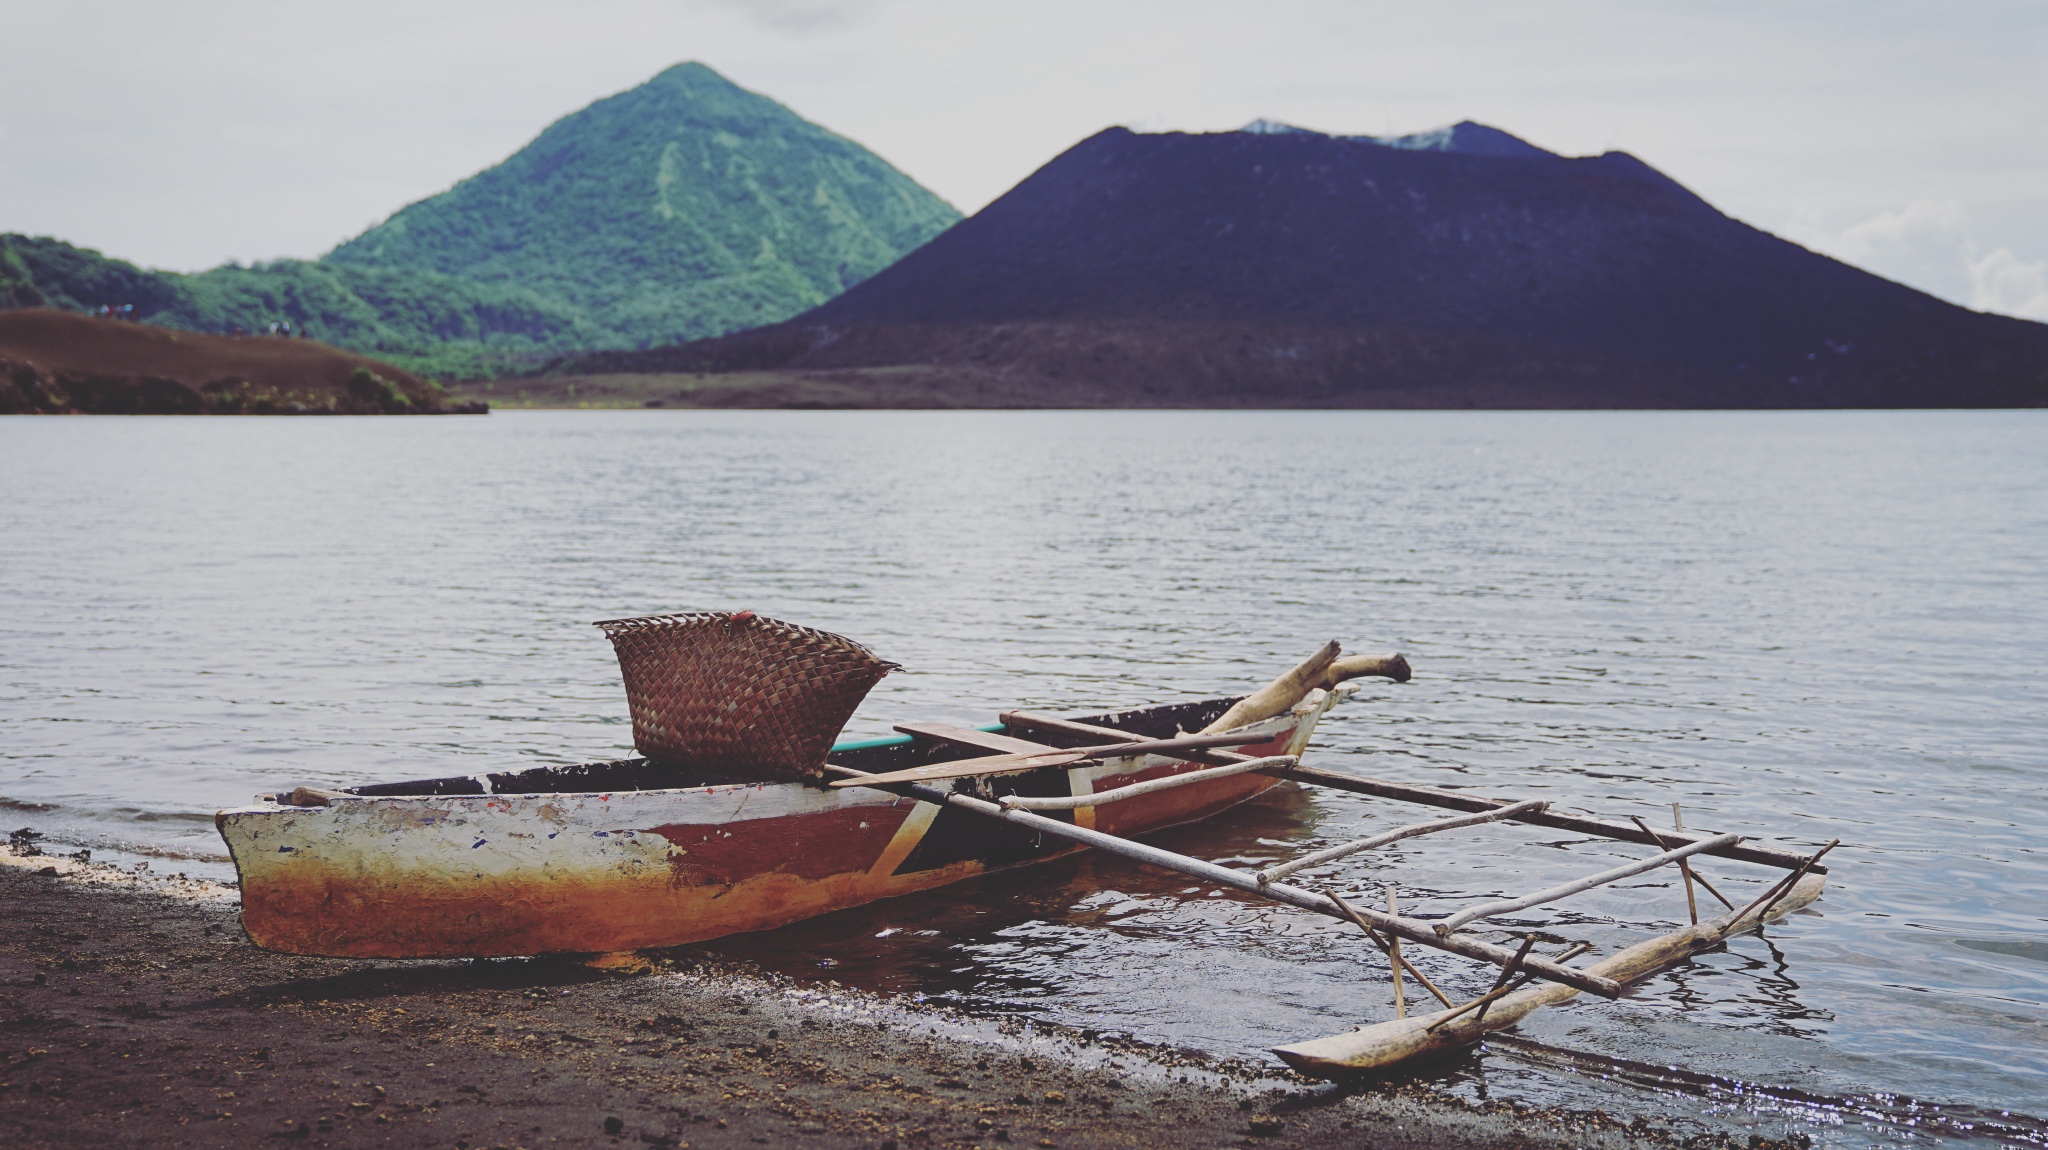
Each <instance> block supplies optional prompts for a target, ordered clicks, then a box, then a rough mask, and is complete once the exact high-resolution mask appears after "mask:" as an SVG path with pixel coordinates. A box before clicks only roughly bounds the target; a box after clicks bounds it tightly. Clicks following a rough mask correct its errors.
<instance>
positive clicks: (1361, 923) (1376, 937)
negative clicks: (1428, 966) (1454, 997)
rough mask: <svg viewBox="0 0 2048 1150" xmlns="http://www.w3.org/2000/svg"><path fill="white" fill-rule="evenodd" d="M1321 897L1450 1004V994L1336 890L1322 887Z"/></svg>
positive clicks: (1444, 1001) (1425, 986) (1439, 997)
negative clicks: (1440, 988)
mask: <svg viewBox="0 0 2048 1150" xmlns="http://www.w3.org/2000/svg"><path fill="white" fill-rule="evenodd" d="M1323 897H1324V898H1326V899H1329V900H1330V903H1331V904H1332V905H1333V906H1335V907H1336V908H1337V909H1338V910H1341V911H1343V912H1344V917H1346V918H1348V919H1350V920H1351V921H1352V922H1354V923H1356V924H1358V929H1360V930H1362V931H1364V932H1365V937H1367V938H1368V939H1371V940H1372V944H1373V945H1374V946H1376V947H1379V948H1380V953H1381V954H1384V955H1386V956H1387V957H1388V958H1390V959H1392V960H1393V961H1395V962H1398V963H1400V964H1401V967H1402V969H1404V970H1406V971H1407V972H1408V973H1409V974H1412V975H1414V976H1415V981H1417V982H1419V983H1421V984H1422V987H1423V989H1424V990H1427V991H1429V992H1430V993H1431V994H1434V995H1436V1000H1437V1001H1438V1002H1441V1003H1443V1004H1444V1005H1445V1006H1449V1005H1450V1004H1451V996H1450V995H1448V994H1445V993H1444V992H1443V991H1441V990H1438V989H1437V988H1436V983H1434V982H1431V981H1430V980H1429V976H1428V975H1426V974H1424V973H1422V972H1421V971H1419V970H1417V969H1415V964H1414V963H1411V962H1409V961H1408V960H1407V959H1405V958H1402V957H1400V956H1399V955H1398V954H1396V953H1395V952H1394V948H1393V947H1392V945H1390V944H1389V943H1388V942H1387V940H1386V939H1383V938H1381V937H1380V933H1379V932H1378V931H1376V930H1374V929H1373V928H1372V924H1371V923H1369V922H1367V921H1365V919H1364V918H1363V917H1361V916H1360V915H1359V913H1358V912H1357V911H1355V910H1352V909H1351V904H1350V903H1348V902H1345V901H1344V899H1343V898H1342V897H1341V896H1339V895H1338V894H1337V892H1336V891H1333V890H1331V889H1330V888H1329V887H1324V888H1323ZM1395 941H1399V940H1398V939H1396V940H1395Z"/></svg>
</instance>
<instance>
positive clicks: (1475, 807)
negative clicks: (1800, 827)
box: [1188, 751, 1827, 874]
mask: <svg viewBox="0 0 2048 1150" xmlns="http://www.w3.org/2000/svg"><path fill="white" fill-rule="evenodd" d="M1227 756H1228V752H1221V751H1198V752H1195V753H1193V754H1190V755H1189V756H1188V757H1189V758H1192V759H1200V760H1201V761H1203V762H1218V763H1220V762H1226V761H1229V760H1228V757H1227ZM1267 773H1269V774H1272V775H1274V776H1276V777H1279V778H1283V779H1293V780H1295V781H1297V782H1303V783H1313V784H1315V785H1316V786H1319V787H1329V788H1331V789H1332V790H1339V791H1350V792H1351V793H1353V794H1359V795H1372V796H1373V797H1375V798H1382V799H1396V800H1399V801H1401V802H1407V803H1420V804H1422V805H1425V806H1432V807H1445V808H1448V809H1450V810H1454V811H1490V810H1498V809H1500V808H1501V807H1505V806H1511V805H1513V804H1514V803H1515V802H1517V801H1518V800H1515V799H1492V798H1487V797H1485V796H1483V795H1474V794H1468V793H1463V792H1459V791H1445V790H1438V789H1437V788H1435V787H1418V786H1411V785H1409V784H1406V783H1394V782H1388V781H1387V780H1385V779H1373V778H1367V777H1365V776H1362V775H1353V774H1348V773H1346V772H1343V771H1333V770H1330V769H1328V768H1326V767H1311V766H1309V765H1307V764H1306V763H1301V764H1297V765H1295V766H1292V767H1274V768H1271V769H1269V770H1268V772H1267ZM1507 821H1508V822H1516V823H1527V824H1529V825H1530V826H1538V827H1554V828H1556V829H1558V830H1564V831H1573V832H1576V833H1578V834H1583V835H1592V836H1594V837H1596V838H1603V839H1615V840H1617V841H1619V842H1630V843H1642V844H1643V845H1644V846H1659V845H1660V843H1659V841H1658V836H1656V835H1646V834H1644V833H1643V832H1642V831H1640V830H1637V829H1636V828H1635V827H1632V826H1630V825H1628V824H1627V823H1613V822H1608V821H1607V820H1605V819H1590V818H1584V817H1581V816H1579V815H1568V814H1563V813H1560V812H1558V811H1556V810H1543V811H1531V812H1529V813H1527V814H1520V815H1512V816H1510V817H1509V818H1508V819H1507ZM1662 837H1663V838H1665V839H1667V840H1669V841H1672V842H1677V843H1698V842H1715V841H1718V840H1717V839H1715V838H1713V837H1710V836H1706V835H1699V834H1694V833H1692V832H1690V831H1688V832H1685V833H1684V834H1679V833H1677V832H1665V833H1664V835H1663V836H1662ZM1705 853H1707V854H1710V855H1713V856H1715V857H1716V858H1728V859H1735V860H1737V861H1739V862H1752V863H1761V864H1762V865H1764V866H1774V867H1777V868H1779V869H1781V870H1796V869H1798V868H1799V867H1800V866H1801V865H1802V864H1804V863H1805V862H1806V856H1805V855H1803V854H1801V853H1799V852H1798V851H1788V850H1783V849H1780V848H1778V847H1765V846H1755V845H1751V844H1736V845H1734V846H1721V847H1714V848H1713V849H1710V850H1708V851H1706V852H1705ZM1812 873H1814V874H1826V873H1827V868H1826V867H1815V868H1814V869H1813V872H1812Z"/></svg>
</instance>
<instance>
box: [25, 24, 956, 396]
mask: <svg viewBox="0 0 2048 1150" xmlns="http://www.w3.org/2000/svg"><path fill="white" fill-rule="evenodd" d="M958 219H959V213H958V212H956V211H954V210H953V209H952V208H951V207H950V206H949V205H947V204H946V203H945V201H943V200H941V199H939V198H938V197H937V196H935V195H933V194H932V193H931V192H929V191H926V190H925V189H924V188H923V187H921V186H919V185H918V184H917V183H916V182H915V181H913V180H911V179H910V178H909V177H908V176H905V175H904V174H903V173H901V172H899V171H897V170H896V169H895V168H893V167H891V166H890V165H889V164H888V163H887V162H886V161H884V160H882V159H881V158H880V157H878V156H876V155H875V154H874V153H872V152H869V151H868V150H867V149H865V148H862V147H861V146H860V145H858V144H856V143H853V142H852V141H850V140H847V139H845V138H844V137H841V136H837V135H834V134H833V133H832V132H829V131H827V130H826V129H824V128H821V127H819V126H818V125H816V124H813V123H811V122H809V121H807V120H805V119H803V118H802V117H800V116H798V115H796V114H795V113H794V112H791V111H790V110H789V109H787V108H785V107H783V106H782V105H780V104H778V103H776V102H775V101H773V100H770V99H768V98H767V97H765V96H761V95H757V94H755V93H753V92H749V91H746V90H745V89H743V88H740V87H738V86H737V85H735V84H733V83H731V82H730V81H728V80H726V79H725V78H724V77H722V76H720V75H719V74H718V73H716V72H714V71H712V70H711V69H710V68H707V67H705V66H704V65H702V64H696V63H690V64H680V65H677V66H676V67H673V68H670V69H668V70H667V71H665V72H662V73H661V74H660V75H658V76H656V77H654V78H653V79H652V80H649V81H648V82H647V83H645V84H642V85H641V86H639V87H637V88H634V89H632V90H630V91H627V92H622V93H620V94H618V95H616V96H611V97H608V98H606V99H603V100H599V101H598V102H596V103H595V104H592V105H590V106H589V107H587V108H584V109H583V110H582V111H579V112H576V113H574V114H572V115H570V116H566V117H564V118H563V119H561V120H559V121H557V122H556V123H555V124H553V125H552V126H550V127H549V128H548V129H547V130H546V131H544V132H542V133H541V135H540V136H539V137H538V138H537V139H535V140H534V141H533V142H532V143H531V144H528V145H527V146H526V147H525V148H522V149H521V150H520V151H519V152H517V153H515V154H514V155H513V156H512V157H511V158H510V159H507V160H506V161H505V162H504V163H502V164H499V165H497V166H496V167H493V168H490V169H488V170H486V171H484V172H481V173H479V174H477V175H475V176H473V177H471V178H469V179H467V180H465V181H463V182H462V183H460V184H458V185H456V186H455V187H454V188H452V189H450V190H449V191H447V192H443V193H441V194H440V195H437V196H433V197H430V198H428V199H425V200H421V201H420V202H418V203H415V204H412V205H410V206H408V207H406V208H404V209H402V210H400V211H399V212H397V213H396V214H395V215H393V216H392V217H391V218H390V219H388V220H386V221H384V222H383V223H381V224H378V225H377V226H375V227H373V228H371V229H370V230H369V231H367V232H365V233H363V234H362V235H360V236H358V237H356V238H355V239H352V240H350V241H348V242H346V243H344V244H342V245H341V246H340V247H338V248H336V249H335V250H334V251H332V252H330V253H328V254H327V255H326V256H325V257H323V258H321V259H319V260H278V261H275V262H271V263H263V264H257V265H253V266H248V267H244V266H240V265H233V264H231V265H227V266H225V267H219V268H214V269H212V270H210V271H206V272H200V273H197V274H191V275H183V274H178V273H173V272H160V271H151V270H147V269H143V268H138V267H136V266H135V265H133V264H130V263H127V262H125V261H121V260H117V259H109V258H107V257H105V256H103V255H101V254H100V253H98V252H94V251H91V250H89V249H84V248H78V247H74V246H72V245H70V244H66V243H63V242H62V241H59V240H53V239H48V238H30V237H26V236H19V235H0V307H33V306H53V307H59V308H68V309H74V310H94V309H97V308H99V307H100V306H102V305H113V306H115V307H121V306H124V305H132V306H133V308H134V311H135V315H136V317H137V318H139V319H143V320H145V321H147V322H151V323H156V324H160V325H164V326H170V327H179V328H186V329H190V330H195V331H213V332H229V331H233V330H235V329H236V328H241V329H244V330H249V331H260V330H263V329H265V328H267V327H268V326H269V325H270V324H272V323H275V322H279V321H288V322H290V323H291V324H293V325H294V326H295V327H300V328H303V329H307V330H310V331H311V332H312V334H313V335H315V336H316V337H318V338H320V339H322V340H325V341H327V342H329V343H332V344H335V345H337V346H340V347H345V348H349V349H351V350H355V351H361V352H366V353H373V354H377V355H381V356H383V357H384V358H387V359H390V360H393V361H394V362H398V363H402V364H404V365H405V366H407V367H410V368H412V369H414V370H422V371H428V372H432V373H436V374H442V375H448V376H478V375H487V374H496V373H499V372H502V371H505V370H507V369H516V368H517V367H518V366H519V365H521V364H523V363H527V362H534V361H537V360H539V359H542V358H545V357H546V356H547V355H548V354H549V353H552V352H558V351H566V350H571V349H590V348H599V349H602V348H637V347H647V346H652V345H656V344H662V343H669V342H674V341H678V340H689V339H697V338H703V337H707V336H715V335H719V334H723V333H726V332H730V331H736V330H740V329H743V328H748V327H754V326H758V325H761V324H766V323H774V322H777V321H779V320H783V319H787V318H788V317H790V316H793V315H796V314H798V313H800V312H802V311H804V310H806V309H808V308H811V307H813V306H816V305H817V304H820V303H822V302H824V301H826V300H829V299H831V298H832V297H834V296H836V295H838V294H839V293H840V292H841V291H844V290H845V289H846V288H847V287H849V286H851V285H853V284H855V283H859V282H860V281H862V280H864V279H866V278H867V277H869V276H871V275H873V274H875V273H876V272H878V271H880V270H881V269H882V268H884V267H887V266H888V265H889V264H891V263H893V262H894V261H895V260H896V259H898V258H899V257H901V256H902V255H903V254H905V253H906V252H909V251H911V250H912V249H914V248H916V247H918V246H919V245H921V244H923V243H924V242H925V241H927V240H929V239H931V238H932V237H933V236H936V235H937V234H938V233H940V232H942V231H944V230H945V229H946V228H947V227H949V226H950V225H952V224H953V223H954V222H955V221H956V220H958Z"/></svg>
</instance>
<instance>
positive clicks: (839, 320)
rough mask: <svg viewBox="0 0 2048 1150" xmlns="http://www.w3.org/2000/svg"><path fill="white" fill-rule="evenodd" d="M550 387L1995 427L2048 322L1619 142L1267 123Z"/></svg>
mask: <svg viewBox="0 0 2048 1150" xmlns="http://www.w3.org/2000/svg"><path fill="white" fill-rule="evenodd" d="M555 370H556V371H557V373H560V374H565V375H571V376H576V375H583V376H588V375H610V376H615V375H617V374H618V373H633V372H641V373H671V374H673V375H675V376H676V380H677V382H676V385H675V390H676V391H677V393H678V394H677V395H676V396H675V397H674V401H675V402H685V403H687V402H695V401H694V400H692V399H691V398H689V396H687V395H684V394H681V393H682V391H683V390H684V388H685V385H686V384H685V381H684V379H683V377H684V376H686V375H687V376H693V375H694V374H696V373H712V378H711V379H710V380H704V381H690V382H687V386H688V387H690V388H696V389H698V390H703V391H704V395H703V397H702V401H703V402H714V403H720V404H727V403H746V402H748V396H747V392H748V391H749V389H752V390H753V391H754V392H755V393H756V394H758V395H761V396H768V395H770V394H773V395H779V396H800V395H807V396H809V397H810V399H809V400H798V401H799V402H807V401H815V402H832V403H835V404H850V405H855V406H858V405H861V404H860V402H859V400H860V398H861V397H862V396H863V395H872V397H873V400H874V402H876V403H878V404H892V403H911V404H913V405H920V406H921V405H927V404H931V405H942V406H943V405H960V404H964V405H975V406H1032V405H1038V404H1066V403H1074V404H1087V405H1097V404H1101V405H1122V404H1131V405H1140V406H1210V405H1220V406H1339V407H1345V406H1359V407H1446V406H1450V407H1461V406H1483V407H1524V406H1529V407H1832V406H2006V405H2032V404H2039V403H2042V402H2044V401H2048V325H2043V324H2038V323H2032V322H2029V321H2025V320H2017V319H2008V318H2005V317H2001V316H1990V315H1983V314H1979V313H1976V312H1972V311H1969V310H1967V309H1964V308H1960V307H1956V306H1954V305H1951V304H1948V303H1945V302H1943V301H1941V300H1938V299H1935V298H1934V297H1932V296H1928V295H1926V294H1923V293H1921V292H1917V291H1914V290H1912V289H1910V288H1907V287H1904V286H1901V285H1899V284H1896V283H1892V282H1890V281H1888V280H1884V279H1880V278H1879V277H1877V276H1873V275H1870V274H1869V273H1866V272H1863V271H1859V270H1857V269H1855V268H1852V267H1849V266H1848V265H1846V264H1842V263H1839V262H1837V261H1835V260H1832V259H1829V258H1827V257H1824V256H1820V255H1816V254H1814V253H1812V252H1810V251H1807V250H1806V249H1804V248H1801V247H1799V246H1797V245H1795V244H1791V243H1788V242H1786V241H1784V240H1780V239H1777V238H1776V237H1773V236H1771V235H1769V234H1767V233H1764V232H1761V231H1758V230H1757V229H1755V228H1752V227H1749V226H1748V225H1746V224H1743V223H1741V222H1739V221H1737V220H1734V219H1731V218H1729V217H1727V216H1725V215H1723V214H1721V213H1720V212H1718V211H1716V210H1715V209H1714V208H1713V207H1712V206H1711V205H1709V204H1708V203H1706V202H1705V201H1704V200H1701V199H1700V198H1699V197H1698V196H1695V195H1693V194H1692V193H1691V192H1689V191H1687V190H1686V189H1685V188H1683V187H1681V186H1680V185H1679V184H1677V183H1676V182H1675V181H1673V180H1671V179H1670V178H1669V177H1667V176H1665V175H1663V174H1662V173H1659V172H1657V171H1656V170H1654V169H1652V168H1650V167H1649V166H1648V165H1646V164H1644V163H1642V162H1641V161H1640V160H1637V159H1635V158H1634V157H1632V156H1629V155H1627V154H1625V153H1620V152H1610V153H1608V154H1606V155H1602V156H1595V157H1586V158H1566V157H1562V156H1557V155H1554V154H1551V153H1548V152H1544V151H1543V150H1542V149H1539V148H1536V147H1534V146H1533V145H1529V144H1527V143H1525V142H1523V141H1520V140H1517V139H1516V138H1515V137H1513V136H1510V135H1508V134H1507V133H1505V132H1500V131H1499V130H1497V129H1491V128H1486V127H1484V126H1483V125H1477V124H1460V125H1457V126H1455V127H1453V128H1448V129H1440V130H1438V131H1437V132H1432V133H1421V134H1418V135H1416V136H1410V137H1401V138H1396V139H1389V140H1379V139H1373V138H1369V137H1354V138H1343V137H1331V136H1325V135H1322V134H1319V133H1314V132H1307V131H1302V130H1300V129H1291V128H1288V127H1286V126H1285V125H1273V124H1264V123H1261V124H1258V125H1254V126H1253V128H1252V129H1251V130H1246V131H1240V132H1225V133H1217V134H1209V135H1188V134H1182V133H1164V134H1156V135H1141V134H1138V133H1134V132H1130V131H1127V130H1124V129H1121V128H1116V129H1111V130H1108V131H1105V132H1102V133H1099V134H1097V135H1095V136H1093V137H1090V138H1089V139H1087V140H1085V141H1083V142H1081V143H1080V144H1078V145H1076V146H1075V147H1073V148H1071V149H1069V150H1068V151H1067V152H1065V153H1063V154H1062V155H1060V156H1059V157H1057V158H1056V159H1054V160H1053V161H1052V162H1050V163H1048V164H1047V165H1045V166H1044V167H1043V168H1041V169H1039V170H1038V171H1037V172H1036V173H1034V174H1033V175H1032V176H1031V177H1030V178H1028V179H1026V180H1025V181H1024V182H1023V183H1021V184H1019V185H1018V186H1017V187H1016V188H1014V189H1012V190H1011V191H1010V192H1009V193H1008V194H1006V195H1004V196H1003V197H1002V198H1001V199H999V200H997V201H996V202H994V203H993V204H990V205H989V206H988V207H987V208H985V209H983V210H982V211H981V212H980V213H978V214H976V215H975V216H974V217H973V218H971V219H969V220H967V221H965V222H963V223H961V224H960V225H958V226H957V227H955V228H953V229H952V230H950V231H948V232H947V233H946V234H944V235H942V236H940V237H939V238H938V239H937V240H935V241H933V242H932V243H930V244H928V245H926V246H925V247H924V248H922V249H920V250H918V251H916V252H914V253H912V254H911V255H910V256H908V257H906V258H905V259H904V260H902V261H901V262H899V263H898V264H896V265H894V266H893V267H891V268H889V269H888V270H887V271H885V272H882V273H881V274H879V275H877V276H875V277H874V278H873V279H871V280H869V281H867V282H866V283H863V284H861V285H859V286H858V287H855V288H854V289H852V290H851V291H849V292H847V293H846V294H845V295H842V296H840V297H839V298H837V299H835V300H832V301H830V302H828V303H826V304H824V305H822V306H820V307H818V308H816V309H813V310H812V311H810V312H807V313H805V314H804V315H802V316H800V317H798V318H797V319H795V320H792V321H790V322H788V323H786V324H781V325H777V326H774V327H770V328H766V329H763V330H761V331H757V332H748V333H742V334H739V335H735V336H730V337H727V338H724V339H718V340H708V341H701V342H698V343H692V344H685V345H682V346H680V347H676V348H669V349H656V350H653V351H648V352H642V353H634V354H604V355H594V356H588V357H582V358H579V359H574V360H569V361H565V362H563V363H561V364H558V365H556V368H555ZM718 373H725V374H727V375H731V374H732V373H745V380H746V385H745V386H744V387H741V386H739V382H740V380H739V377H738V376H734V377H733V379H732V381H731V385H730V386H716V387H714V386H711V384H712V383H713V382H715V381H716V379H717V378H718ZM763 373H767V374H765V375H764V374H763ZM771 377H772V378H771ZM707 388H708V390H705V389H707ZM764 388H765V389H767V390H762V389H764ZM807 388H808V390H806V389H807ZM776 389H780V390H776ZM863 389H865V391H864V390H863Z"/></svg>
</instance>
